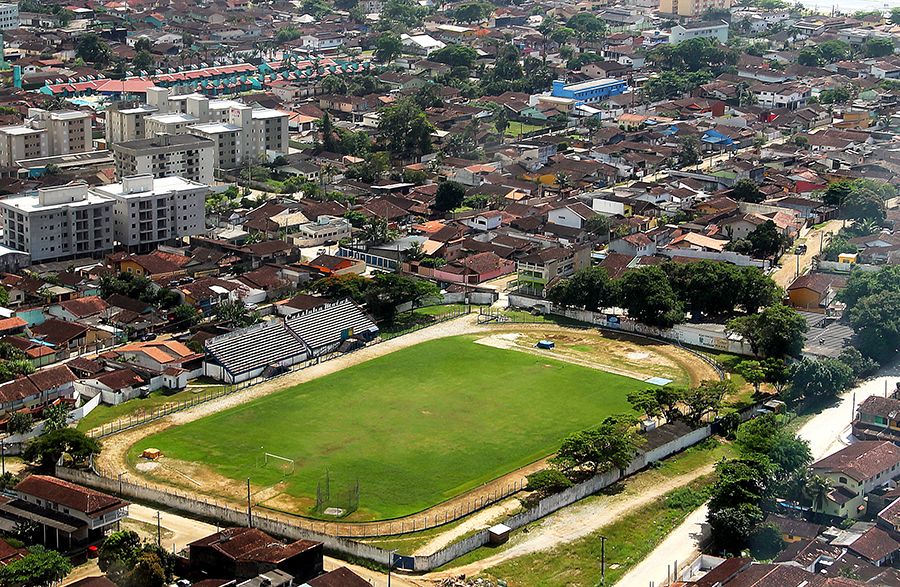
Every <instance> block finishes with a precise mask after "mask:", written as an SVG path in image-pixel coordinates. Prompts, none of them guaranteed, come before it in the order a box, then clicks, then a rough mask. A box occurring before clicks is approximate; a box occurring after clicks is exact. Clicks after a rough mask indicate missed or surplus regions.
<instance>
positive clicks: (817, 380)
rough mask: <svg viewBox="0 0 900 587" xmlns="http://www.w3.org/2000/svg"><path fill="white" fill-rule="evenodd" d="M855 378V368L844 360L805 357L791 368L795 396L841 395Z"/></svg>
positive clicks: (823, 396) (820, 396) (808, 397)
mask: <svg viewBox="0 0 900 587" xmlns="http://www.w3.org/2000/svg"><path fill="white" fill-rule="evenodd" d="M854 380H855V376H854V374H853V369H852V368H851V367H850V366H848V365H847V364H846V363H844V362H843V361H839V360H837V359H831V358H824V359H819V360H817V361H812V360H809V359H803V360H802V361H799V362H797V363H795V364H794V366H793V368H792V369H791V391H792V394H791V395H792V396H793V397H805V398H807V399H830V398H834V397H836V396H838V395H840V393H841V392H843V391H844V390H845V389H847V388H848V387H849V386H850V384H851V383H852V382H853V381H854Z"/></svg>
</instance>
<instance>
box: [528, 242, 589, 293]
mask: <svg viewBox="0 0 900 587" xmlns="http://www.w3.org/2000/svg"><path fill="white" fill-rule="evenodd" d="M590 263H591V255H590V247H586V246H585V247H581V248H577V249H574V248H573V249H569V248H562V247H549V248H546V249H541V250H540V251H537V252H535V253H531V254H529V255H526V256H524V257H522V258H520V259H519V260H517V261H516V271H517V272H518V278H519V285H520V287H522V288H523V289H525V290H528V291H531V292H532V293H537V294H543V293H545V292H546V289H547V287H548V286H549V284H550V282H551V281H552V280H553V279H555V278H564V277H570V276H571V275H573V274H574V273H575V272H576V271H578V270H579V269H584V268H586V267H589V266H590Z"/></svg>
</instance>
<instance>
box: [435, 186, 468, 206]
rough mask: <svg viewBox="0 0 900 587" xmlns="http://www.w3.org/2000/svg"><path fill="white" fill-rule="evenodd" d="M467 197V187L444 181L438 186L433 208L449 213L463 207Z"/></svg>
mask: <svg viewBox="0 0 900 587" xmlns="http://www.w3.org/2000/svg"><path fill="white" fill-rule="evenodd" d="M465 197H466V187H465V186H464V185H462V184H461V183H457V182H455V181H442V182H440V183H439V184H438V187H437V191H436V192H435V196H434V204H433V205H432V206H433V207H434V209H435V210H440V211H442V212H448V211H450V210H455V209H456V208H459V207H460V206H462V203H463V199H464V198H465Z"/></svg>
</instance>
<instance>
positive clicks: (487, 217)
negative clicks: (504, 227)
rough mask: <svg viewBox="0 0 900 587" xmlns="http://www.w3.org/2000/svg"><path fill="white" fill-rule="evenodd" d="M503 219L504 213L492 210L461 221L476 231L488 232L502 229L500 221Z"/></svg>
mask: <svg viewBox="0 0 900 587" xmlns="http://www.w3.org/2000/svg"><path fill="white" fill-rule="evenodd" d="M502 219H503V213H502V212H499V211H498V210H490V211H488V212H482V213H481V214H477V215H475V216H472V217H471V218H466V219H464V220H461V221H460V222H462V223H463V224H465V225H466V226H468V227H470V228H474V229H475V230H481V231H485V232H486V231H488V230H494V229H497V228H500V221H501V220H502Z"/></svg>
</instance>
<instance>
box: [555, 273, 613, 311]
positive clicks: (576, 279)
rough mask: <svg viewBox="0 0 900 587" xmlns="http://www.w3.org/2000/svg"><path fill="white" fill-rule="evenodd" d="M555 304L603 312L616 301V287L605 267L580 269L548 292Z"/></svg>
mask: <svg viewBox="0 0 900 587" xmlns="http://www.w3.org/2000/svg"><path fill="white" fill-rule="evenodd" d="M547 297H548V298H549V299H550V300H551V301H552V302H553V303H555V304H559V305H562V306H575V307H578V308H584V309H585V310H591V311H595V312H596V311H601V310H603V309H604V308H606V307H608V306H609V305H610V304H611V303H612V302H613V301H614V299H615V287H614V286H613V283H612V281H611V280H610V278H609V273H607V272H606V269H604V268H603V267H586V268H585V269H579V270H578V271H576V272H575V274H574V275H573V276H572V277H570V278H569V279H562V280H560V281H558V282H556V283H555V284H554V285H553V286H552V287H551V288H550V289H549V290H548V292H547Z"/></svg>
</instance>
